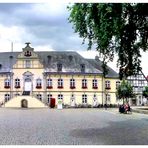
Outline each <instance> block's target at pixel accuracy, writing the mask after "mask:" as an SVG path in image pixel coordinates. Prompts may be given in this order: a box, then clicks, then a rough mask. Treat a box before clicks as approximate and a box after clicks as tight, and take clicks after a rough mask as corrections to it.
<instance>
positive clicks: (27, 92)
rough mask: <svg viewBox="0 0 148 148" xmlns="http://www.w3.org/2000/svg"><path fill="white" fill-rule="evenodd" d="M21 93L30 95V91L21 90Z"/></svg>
mask: <svg viewBox="0 0 148 148" xmlns="http://www.w3.org/2000/svg"><path fill="white" fill-rule="evenodd" d="M22 95H23V96H30V91H23V93H22Z"/></svg>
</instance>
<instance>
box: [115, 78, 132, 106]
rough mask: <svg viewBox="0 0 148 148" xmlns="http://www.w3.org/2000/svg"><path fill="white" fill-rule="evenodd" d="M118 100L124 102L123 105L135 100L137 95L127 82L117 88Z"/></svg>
mask: <svg viewBox="0 0 148 148" xmlns="http://www.w3.org/2000/svg"><path fill="white" fill-rule="evenodd" d="M116 93H117V98H118V99H119V100H121V99H122V100H123V104H124V102H125V100H126V103H127V102H128V101H129V100H128V99H129V98H133V97H134V96H135V95H134V93H133V87H132V86H131V85H130V84H129V83H128V82H127V81H125V80H123V81H122V82H121V85H119V86H118V88H117V92H116Z"/></svg>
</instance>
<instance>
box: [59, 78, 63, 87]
mask: <svg viewBox="0 0 148 148" xmlns="http://www.w3.org/2000/svg"><path fill="white" fill-rule="evenodd" d="M58 88H63V79H58Z"/></svg>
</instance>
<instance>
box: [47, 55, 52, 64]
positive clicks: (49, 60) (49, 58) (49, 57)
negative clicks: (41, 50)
mask: <svg viewBox="0 0 148 148" xmlns="http://www.w3.org/2000/svg"><path fill="white" fill-rule="evenodd" d="M47 59H48V63H50V62H51V56H50V55H48V56H47Z"/></svg>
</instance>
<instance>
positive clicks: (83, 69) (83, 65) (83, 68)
mask: <svg viewBox="0 0 148 148" xmlns="http://www.w3.org/2000/svg"><path fill="white" fill-rule="evenodd" d="M80 66H81V72H85V64H81V65H80Z"/></svg>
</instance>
